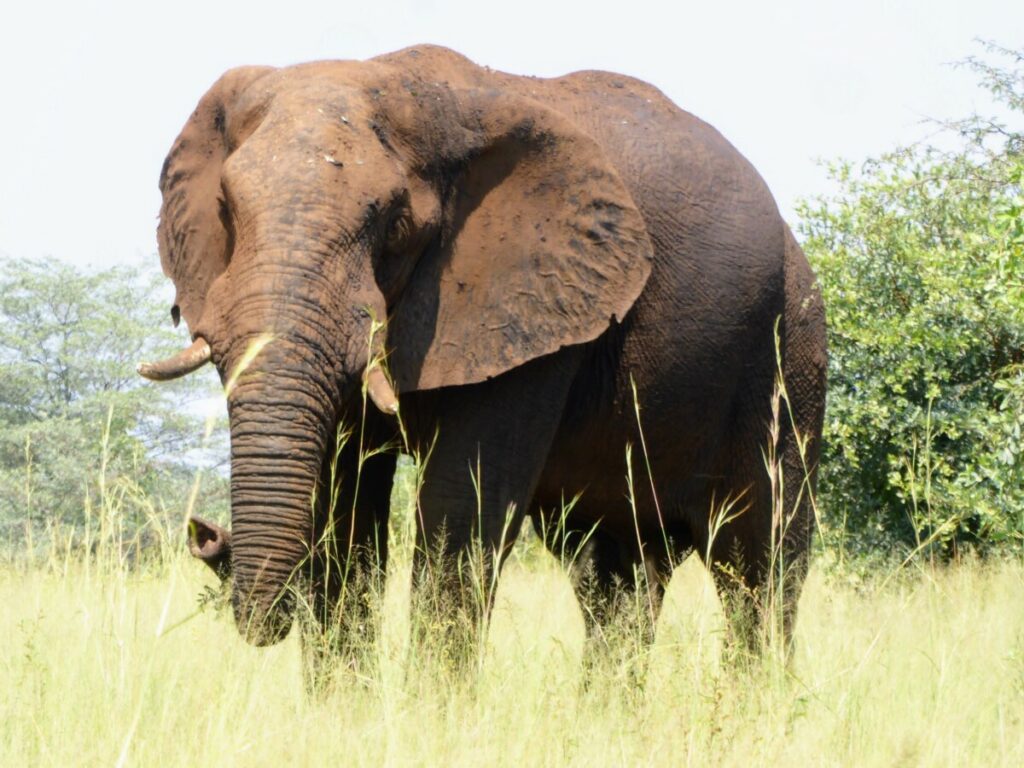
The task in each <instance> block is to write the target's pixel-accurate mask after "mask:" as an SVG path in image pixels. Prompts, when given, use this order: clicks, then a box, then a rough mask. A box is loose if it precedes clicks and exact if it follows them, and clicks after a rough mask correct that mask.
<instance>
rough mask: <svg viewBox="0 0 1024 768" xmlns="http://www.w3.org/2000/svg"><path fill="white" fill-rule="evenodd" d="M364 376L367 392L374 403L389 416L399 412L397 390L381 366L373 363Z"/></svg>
mask: <svg viewBox="0 0 1024 768" xmlns="http://www.w3.org/2000/svg"><path fill="white" fill-rule="evenodd" d="M363 378H364V379H366V392H367V394H368V395H369V396H370V399H371V400H372V401H373V404H374V405H376V406H377V408H378V409H379V410H380V411H381V412H382V413H386V414H387V415H388V416H394V415H395V414H396V413H398V396H397V395H395V390H394V389H392V388H391V382H390V381H388V377H387V376H385V375H384V371H382V370H381V368H380V366H379V365H377V364H376V363H373V364H371V365H370V366H369V367H367V369H366V372H365V373H364V374H363Z"/></svg>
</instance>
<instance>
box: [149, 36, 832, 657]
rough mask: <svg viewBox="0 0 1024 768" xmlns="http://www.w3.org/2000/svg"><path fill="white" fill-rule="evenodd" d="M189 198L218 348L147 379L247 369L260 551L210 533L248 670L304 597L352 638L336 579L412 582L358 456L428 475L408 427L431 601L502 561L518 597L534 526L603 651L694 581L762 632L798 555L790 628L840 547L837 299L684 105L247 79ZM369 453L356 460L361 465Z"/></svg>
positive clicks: (188, 152) (196, 161)
mask: <svg viewBox="0 0 1024 768" xmlns="http://www.w3.org/2000/svg"><path fill="white" fill-rule="evenodd" d="M160 190H161V192H162V194H163V207H162V209H161V215H160V225H159V229H158V237H159V245H160V255H161V261H162V264H163V268H164V271H165V272H166V273H167V274H168V275H169V276H170V277H171V278H172V279H173V280H174V284H175V286H176V288H177V298H176V301H175V305H174V307H173V308H172V310H171V314H172V316H173V318H174V320H175V322H177V320H178V318H179V314H180V316H181V317H184V318H185V320H186V321H187V323H188V326H189V328H190V330H191V332H192V338H193V340H194V343H193V344H192V346H191V347H190V348H189V349H188V350H186V351H185V352H183V353H181V354H180V355H178V356H177V357H175V358H172V359H170V360H166V361H163V362H160V363H155V364H144V365H143V366H140V372H141V373H142V374H143V375H145V376H148V377H150V378H156V379H160V378H170V377H174V376H178V375H182V374H184V373H187V372H189V371H191V370H194V369H195V368H197V367H198V366H199V365H201V364H203V363H205V362H207V361H210V360H212V362H213V363H214V364H215V365H216V367H217V369H218V371H219V372H220V375H221V377H222V379H223V380H224V381H225V382H227V381H228V380H229V378H231V377H232V376H233V375H234V373H235V371H236V370H237V369H239V367H240V361H243V359H244V362H245V363H246V366H245V368H244V371H243V372H242V373H241V374H240V375H238V376H237V381H233V382H232V386H231V387H230V389H229V392H228V411H229V415H230V425H231V527H232V530H231V532H230V534H228V532H226V531H224V530H222V529H219V528H216V527H209V526H206V525H204V524H202V523H201V522H196V523H195V524H194V525H193V526H192V530H193V551H194V552H195V553H196V554H197V555H199V556H201V557H204V558H205V559H208V560H209V561H210V562H211V563H213V564H215V565H216V567H217V568H218V569H220V570H221V571H222V572H223V571H224V570H226V564H227V563H228V562H229V563H230V570H231V572H232V579H233V587H232V603H233V607H234V613H235V618H236V621H237V624H238V627H239V630H240V631H241V632H242V634H243V635H244V636H245V637H246V638H247V639H248V640H249V641H251V642H254V643H259V644H263V643H270V642H274V641H277V640H279V639H281V638H282V637H283V636H284V635H285V634H286V633H287V631H288V629H289V627H290V624H291V617H292V613H293V611H294V603H295V599H296V595H297V594H301V592H302V588H301V585H302V584H303V583H307V582H308V583H319V584H320V586H321V587H324V588H323V589H322V590H320V592H319V593H322V594H324V595H326V597H325V598H323V602H324V606H322V607H324V608H325V611H327V612H329V610H330V608H331V605H330V604H331V602H332V600H335V599H337V594H338V589H339V587H338V585H337V584H333V583H332V582H331V580H330V578H329V577H325V576H324V573H326V572H327V570H329V568H328V566H327V565H326V563H327V562H328V560H330V559H332V558H337V559H338V560H340V562H341V563H342V564H343V565H345V566H346V567H349V566H355V568H354V569H353V572H354V571H355V570H358V571H359V572H373V571H375V570H378V569H381V568H383V567H384V565H385V563H386V560H387V525H386V522H387V518H388V510H389V498H390V492H391V485H392V477H393V474H394V471H395V463H396V453H395V451H394V450H390V449H389V450H383V451H380V452H374V453H373V455H372V456H370V457H369V458H367V459H366V460H365V461H364V462H362V464H361V466H360V461H359V453H360V449H359V445H360V444H361V446H362V450H363V451H364V453H365V451H366V450H367V449H374V448H379V447H385V446H394V445H397V444H399V434H400V427H399V416H400V420H401V425H402V430H401V431H402V435H403V439H404V440H406V441H407V442H405V443H404V444H405V446H406V449H405V450H408V451H418V452H420V453H421V454H424V455H425V454H427V453H428V451H429V460H428V461H427V463H426V467H425V471H424V477H423V486H422V489H421V492H420V498H419V513H418V518H419V519H418V524H419V534H418V535H419V542H420V547H419V548H418V551H417V555H416V557H417V568H416V570H415V572H416V573H420V572H421V569H420V567H419V566H422V565H423V564H424V563H426V562H427V561H428V560H429V557H428V554H427V553H428V551H432V550H434V549H438V550H439V551H441V552H443V553H446V554H448V555H451V556H452V557H451V558H448V559H444V558H442V560H441V561H442V562H448V563H454V562H457V561H458V557H457V556H458V555H459V554H460V553H461V554H464V553H466V551H467V549H468V548H470V547H471V545H473V544H474V542H475V543H477V544H482V545H483V547H484V551H485V552H489V553H491V555H492V557H491V558H490V559H488V560H487V561H486V564H487V567H490V568H494V567H500V564H501V560H502V557H503V556H504V554H505V553H506V552H507V550H508V545H509V543H510V542H511V541H512V540H514V538H515V535H516V533H517V532H518V530H519V526H520V523H521V522H522V519H523V517H524V516H527V515H528V516H530V517H531V518H532V520H533V522H534V524H535V526H536V527H537V529H538V531H540V532H542V534H543V536H544V538H545V540H546V543H547V544H548V546H549V547H551V548H552V550H553V551H556V552H563V551H565V550H566V549H567V548H568V549H570V550H574V551H575V550H577V549H578V550H579V552H578V559H577V560H576V565H575V567H576V568H577V569H578V570H577V573H585V574H587V575H586V577H584V578H578V579H576V583H577V590H578V594H579V596H580V599H581V601H582V602H583V604H584V606H585V607H587V608H588V610H587V611H586V615H587V616H588V617H589V621H590V622H591V624H592V629H599V628H600V624H601V622H602V621H605V620H607V616H608V612H607V611H605V610H602V608H601V606H602V605H607V604H608V602H609V601H611V600H613V599H614V597H615V595H616V593H619V594H621V590H631V589H636V588H637V586H636V585H637V584H638V583H644V584H646V587H645V588H646V589H649V590H650V594H651V596H652V605H655V604H656V602H657V598H658V597H659V596H660V593H661V590H662V589H663V586H664V584H665V582H666V581H667V579H668V578H669V575H670V573H671V569H672V568H673V566H674V565H675V564H676V563H677V562H678V559H679V558H680V557H681V556H682V555H683V554H685V553H687V552H689V551H691V550H695V551H697V552H698V553H699V554H700V555H701V556H702V557H703V558H705V560H708V559H710V562H709V563H708V564H709V566H711V568H712V571H713V572H714V573H715V574H716V576H717V578H718V583H719V585H720V588H721V589H722V590H723V594H725V595H728V596H735V597H738V599H739V600H740V602H741V603H743V602H744V601H745V602H746V603H747V604H752V600H753V597H752V596H754V595H756V594H758V592H759V591H763V587H764V586H765V584H766V583H767V580H768V579H769V571H771V570H772V568H773V567H774V566H777V565H778V556H779V554H780V553H781V555H782V556H784V558H785V561H786V563H787V566H788V567H789V568H790V569H791V577H790V578H791V580H790V587H789V588H788V590H787V592H786V595H787V601H786V602H787V616H789V617H790V619H791V617H792V611H793V605H794V604H795V600H796V597H797V595H798V593H799V584H800V582H801V581H802V578H803V573H804V570H805V568H806V555H807V550H808V545H809V541H810V538H811V534H812V532H813V529H814V519H813V511H812V508H811V503H810V501H809V497H810V493H811V491H812V489H813V485H814V475H815V468H816V463H817V457H818V450H819V442H820V435H821V427H822V418H823V411H824V403H825V364H826V352H825V320H824V310H823V307H822V302H821V297H820V293H819V291H818V289H817V287H816V285H815V280H814V276H813V274H812V272H811V270H810V267H809V266H808V263H807V261H806V259H805V257H804V255H803V253H802V252H801V250H800V248H799V246H798V245H797V243H796V241H795V239H794V238H793V235H792V234H791V233H790V231H789V229H788V228H787V226H786V224H785V223H784V222H783V220H782V218H781V217H780V215H779V212H778V209H777V207H776V205H775V203H774V201H773V199H772V197H771V194H770V193H769V191H768V189H767V188H766V186H765V184H764V182H763V181H762V180H761V178H760V177H759V176H758V174H757V173H756V172H755V171H754V169H753V168H752V167H751V166H750V164H749V163H748V162H747V161H746V160H745V159H744V158H743V157H741V156H740V154H739V153H738V152H737V151H736V150H735V149H734V148H733V147H732V146H731V145H730V144H729V143H728V142H727V141H726V140H725V139H723V138H722V136H721V135H720V134H719V133H718V132H716V131H715V130H714V129H713V128H711V127H710V126H708V125H707V124H705V123H704V122H702V121H700V120H698V119H697V118H695V117H693V116H692V115H690V114H688V113H686V112H683V111H682V110H680V109H679V108H677V107H676V106H675V105H674V104H672V102H670V101H669V100H668V99H667V98H666V97H665V96H664V95H663V94H661V93H660V92H659V91H658V90H657V89H655V88H654V87H652V86H650V85H647V84H645V83H643V82H640V81H637V80H634V79H631V78H628V77H623V76H621V75H615V74H609V73H605V72H577V73H574V74H571V75H567V76H565V77H560V78H555V79H537V78H531V77H518V76H514V75H508V74H504V73H501V72H495V71H493V70H490V69H487V68H484V67H480V66H477V65H475V64H473V63H471V62H470V61H468V60H467V59H465V58H463V57H462V56H460V55H458V54H456V53H454V52H452V51H449V50H446V49H444V48H437V47H432V46H419V47H415V48H409V49H406V50H403V51H399V52H397V53H392V54H388V55H385V56H381V57H379V58H376V59H372V60H369V61H364V62H356V61H327V62H316V63H310V64H303V65H299V66H292V67H287V68H283V69H273V68H268V67H244V68H240V69H234V70H231V71H229V72H227V73H226V74H225V75H224V76H223V77H221V78H220V80H218V82H217V83H216V84H214V86H213V87H212V88H211V89H210V91H209V92H208V93H207V94H206V95H205V96H204V97H203V98H202V100H201V101H200V102H199V105H198V107H197V108H196V110H195V112H194V113H193V114H192V116H191V117H190V118H189V120H188V122H187V123H186V124H185V127H184V129H183V130H182V132H181V134H180V136H179V137H178V139H177V140H176V141H175V143H174V146H173V148H172V149H171V152H170V154H169V155H168V157H167V160H166V162H165V164H164V167H163V171H162V173H161V175H160ZM381 329H382V330H381ZM375 330H376V332H375ZM256 340H262V342H261V343H260V344H258V345H257V346H255V347H254V346H253V343H254V341H256ZM268 340H269V341H268ZM780 373H781V378H782V379H783V380H784V382H785V393H786V397H785V398H784V399H782V401H781V404H780V399H779V397H778V396H777V390H776V387H777V382H778V381H779V378H780V377H779V374H780ZM364 387H365V389H364ZM367 389H368V391H369V396H370V398H371V399H372V402H373V403H374V404H375V405H376V406H377V407H376V409H374V408H369V409H365V408H364V404H365V398H363V397H361V393H362V392H363V391H366V390H367ZM399 403H400V404H401V407H400V409H399ZM637 404H638V405H639V411H638V410H637ZM340 425H347V426H349V427H352V428H355V429H356V430H357V431H358V435H359V439H358V440H357V439H351V440H349V441H347V442H346V443H345V444H344V445H343V446H338V445H337V444H336V442H337V435H338V433H339V426H340ZM639 425H642V432H641V429H640V426H639ZM630 445H632V446H635V449H634V450H633V451H632V454H631V461H632V478H633V481H632V483H630V481H629V479H628V477H627V474H628V473H627V446H630ZM336 452H337V453H338V454H339V457H338V467H337V476H338V477H340V478H341V483H340V488H338V489H337V494H340V496H339V499H340V502H339V503H338V504H337V505H336V506H335V512H334V514H333V515H332V514H330V510H328V509H327V508H326V499H327V498H328V497H329V496H330V495H332V494H330V493H327V492H326V490H327V489H328V485H329V484H330V483H331V482H332V476H331V474H330V468H329V464H330V460H331V458H332V457H333V456H334V455H335V453H336ZM357 469H359V470H360V472H359V479H358V482H355V480H354V479H355V477H356V474H357ZM577 494H578V495H579V498H578V500H577V501H576V503H575V504H573V505H571V509H570V510H569V511H568V513H567V514H564V515H562V511H563V510H564V509H565V505H564V502H565V500H566V499H571V498H573V497H574V496H575V495H577ZM311 499H313V500H314V501H313V502H312V507H311ZM560 516H561V518H563V519H561V522H560V523H559V521H558V518H559V517H560ZM723 520H724V524H721V525H715V522H716V521H717V522H718V523H722V522H723ZM328 521H331V522H328ZM328 525H333V526H334V531H333V532H334V534H335V536H334V542H335V544H333V545H332V546H325V545H322V544H320V542H322V541H323V540H324V536H323V534H324V533H325V530H324V529H325V526H328ZM713 529H715V530H714V535H713V536H712V531H713ZM229 536H230V538H229ZM228 542H230V557H229V558H228V557H227V556H226V554H225V553H226V549H224V547H222V546H221V544H224V545H226V544H227V543H228ZM328 550H329V551H328ZM307 566H308V567H307ZM441 567H442V569H443V568H444V567H445V566H441ZM447 567H448V568H450V569H452V568H454V566H451V565H449V566H447ZM335 570H337V569H335ZM448 573H451V571H448ZM638 576H639V577H641V578H638ZM445 583H447V584H449V585H450V586H449V588H450V589H451V590H452V593H453V594H454V593H458V592H459V591H460V590H461V589H465V587H464V586H460V583H461V582H460V581H459V580H458V579H452V580H450V582H445ZM459 599H461V598H459ZM484 610H486V606H484ZM325 615H326V613H325ZM787 624H788V622H787Z"/></svg>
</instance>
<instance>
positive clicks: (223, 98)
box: [157, 67, 273, 328]
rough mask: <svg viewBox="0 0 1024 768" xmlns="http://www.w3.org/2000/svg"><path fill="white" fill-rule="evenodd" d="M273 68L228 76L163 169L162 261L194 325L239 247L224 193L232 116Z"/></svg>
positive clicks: (196, 115) (199, 111)
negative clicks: (248, 90)
mask: <svg viewBox="0 0 1024 768" xmlns="http://www.w3.org/2000/svg"><path fill="white" fill-rule="evenodd" d="M272 71H273V68H272V67H240V68H238V69H232V70H229V71H228V72H226V73H225V74H224V75H222V76H221V78H220V79H219V80H218V81H217V82H216V83H214V85H213V87H212V88H210V90H209V91H207V92H206V94H205V95H204V96H203V98H202V99H200V101H199V104H198V106H197V107H196V109H195V111H194V112H193V113H192V115H191V117H189V119H188V122H186V123H185V126H184V128H182V129H181V133H180V134H179V135H178V138H177V139H176V140H175V142H174V145H173V147H172V148H171V151H170V153H169V154H168V155H167V159H166V160H164V166H163V169H162V170H161V172H160V192H161V194H162V195H163V205H162V206H161V208H160V226H159V227H158V228H157V241H158V244H159V247H160V262H161V264H162V266H163V270H164V274H166V275H167V276H168V277H170V278H171V279H172V280H174V284H175V287H176V288H177V297H176V299H175V305H176V306H177V307H179V308H180V312H181V316H182V317H184V319H185V321H186V322H187V323H188V324H189V327H193V328H194V327H195V323H196V322H197V321H198V320H199V318H200V317H201V316H202V311H203V304H204V302H205V300H206V292H207V290H208V288H209V287H210V284H211V283H212V282H213V281H214V280H215V279H216V278H217V276H218V275H220V273H221V272H223V271H224V269H225V268H226V267H227V263H228V261H229V259H230V257H231V249H232V247H233V244H232V242H231V241H232V235H231V230H230V225H229V223H228V221H227V220H226V218H227V217H226V210H225V207H224V200H223V196H222V191H221V170H222V166H223V164H224V161H225V160H226V159H227V157H228V155H229V154H230V153H231V151H232V150H233V146H232V143H231V141H230V140H229V136H228V122H229V118H231V117H232V113H233V112H234V111H235V110H236V107H237V104H238V102H239V100H240V96H241V94H242V93H243V92H244V91H245V90H246V88H248V87H249V86H251V85H252V84H253V83H254V82H256V81H257V80H259V79H260V78H261V77H263V76H264V75H266V74H267V73H269V72H272ZM232 122H234V121H232Z"/></svg>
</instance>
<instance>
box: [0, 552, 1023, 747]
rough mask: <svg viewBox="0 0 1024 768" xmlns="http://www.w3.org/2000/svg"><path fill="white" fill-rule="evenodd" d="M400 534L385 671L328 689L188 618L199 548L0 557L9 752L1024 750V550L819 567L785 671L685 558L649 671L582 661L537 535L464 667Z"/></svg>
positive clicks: (198, 574) (2, 740)
mask: <svg viewBox="0 0 1024 768" xmlns="http://www.w3.org/2000/svg"><path fill="white" fill-rule="evenodd" d="M395 554H396V557H395V560H394V561H393V563H392V568H391V572H390V578H389V582H388V588H387V592H386V594H385V596H384V598H383V599H382V601H381V605H380V611H381V614H382V621H383V630H382V632H381V635H380V637H379V639H378V642H377V644H376V649H375V651H374V652H373V653H374V656H375V659H374V661H375V664H374V665H367V666H374V667H375V669H374V671H373V672H372V673H371V674H370V675H369V676H368V677H360V676H359V675H358V674H357V673H354V672H351V671H348V670H346V669H339V670H338V671H337V673H336V675H335V680H334V684H333V686H331V687H330V688H329V690H328V691H327V692H326V693H324V694H323V695H320V696H311V695H309V694H307V693H306V691H305V689H304V685H303V677H302V672H301V649H300V643H299V641H298V638H297V637H296V634H297V633H294V632H293V633H292V635H291V636H290V637H289V638H288V639H287V640H286V641H285V642H284V643H282V644H281V645H279V646H277V647H273V648H270V649H263V650H260V649H254V648H250V647H248V646H246V645H245V644H244V643H243V642H242V641H241V640H240V639H239V637H238V636H237V634H236V632H235V628H234V626H233V624H232V622H231V620H230V616H229V615H228V612H225V611H220V612H218V611H215V610H214V609H212V608H208V609H206V610H204V611H202V612H201V613H199V614H198V615H195V613H196V610H197V597H198V596H199V595H200V593H201V592H202V590H203V588H204V586H207V585H211V584H212V583H213V581H212V579H213V577H212V576H207V573H206V571H205V569H204V568H202V566H200V565H199V564H197V563H195V562H193V561H191V560H189V559H187V558H186V557H185V556H184V555H182V556H178V557H173V558H170V559H169V561H168V562H167V563H165V564H164V565H161V566H155V567H152V568H149V569H148V570H147V569H143V570H142V571H140V572H136V573H128V572H126V571H123V570H119V569H115V568H91V569H89V570H88V571H87V570H86V568H85V567H84V566H83V565H82V564H81V563H80V562H77V561H72V562H71V563H70V565H68V566H67V568H66V569H65V568H60V567H55V566H56V564H55V563H53V562H51V563H49V564H48V565H47V566H46V567H43V566H39V567H33V568H24V567H19V568H16V567H13V566H11V567H7V568H6V569H4V570H0V638H2V640H0V692H2V693H0V765H4V766H22V765H62V766H63V765H116V764H122V765H144V766H149V765H160V766H169V765H183V766H184V765H189V766H192V765H218V766H228V765H244V766H260V765H268V766H271V765H272V766H279V765H346V766H349V765H368V766H378V765H519V766H521V765H599V766H616V765H699V766H703V765H709V764H721V765H767V764H773V763H781V762H785V763H789V764H796V765H857V766H861V765H928V766H932V765H956V766H963V765H985V766H990V765H1008V766H1019V765H1024V565H1022V564H1020V563H1012V562H1002V563H999V564H988V565H985V564H980V563H976V562H967V563H962V564H960V565H958V566H954V567H949V568H946V569H940V570H926V571H909V570H908V571H907V572H905V573H901V574H900V575H898V576H896V577H895V578H890V579H888V580H887V581H886V582H885V583H884V585H883V581H882V579H881V578H879V579H878V581H877V583H876V582H874V581H870V582H869V583H867V584H866V585H865V584H860V585H857V584H854V583H853V582H852V580H849V581H844V580H843V579H841V578H836V577H832V578H826V577H825V575H824V572H823V570H822V569H821V568H820V567H819V568H814V569H812V573H811V576H810V578H809V580H808V583H807V588H806V590H805V593H804V597H803V599H802V602H801V611H800V619H799V622H798V626H797V643H798V645H797V653H796V657H795V659H794V661H793V664H792V666H791V668H790V670H789V671H786V670H785V669H784V668H783V667H782V666H781V665H779V664H777V663H775V662H774V661H773V660H771V659H767V660H766V661H765V662H764V663H763V664H760V665H755V668H754V669H752V670H745V671H740V670H738V669H736V668H735V667H731V666H729V665H727V664H723V662H722V660H721V656H722V653H721V651H722V640H723V634H724V633H723V619H722V616H721V613H720V609H719V607H718V602H717V599H716V598H715V596H714V591H713V589H712V586H711V582H710V579H709V578H708V577H707V576H706V574H705V573H704V571H703V569H702V568H701V567H700V565H699V563H698V562H696V561H695V560H694V559H692V558H691V560H689V561H687V563H686V564H685V565H684V566H683V567H681V568H680V569H679V571H678V572H677V574H676V577H675V578H674V580H673V582H672V585H671V587H670V589H669V593H668V595H667V598H666V601H665V606H664V611H663V616H662V620H661V622H660V624H659V627H658V639H657V643H656V646H655V648H654V649H653V651H652V653H651V657H650V658H649V660H648V663H649V670H648V673H647V678H646V679H647V682H646V685H645V687H644V688H643V689H642V690H641V689H638V688H637V687H636V686H634V685H632V684H631V683H630V680H631V677H630V674H629V670H628V666H629V665H628V663H626V662H623V661H622V660H621V657H618V656H611V657H609V659H608V660H607V661H606V662H604V663H600V664H598V665H597V666H596V667H595V668H591V669H588V670H587V671H586V672H584V671H583V669H582V668H581V650H582V646H583V622H582V618H581V616H580V613H579V610H578V608H577V607H576V604H575V601H574V598H573V595H572V591H571V588H570V586H569V582H568V579H567V578H566V576H565V575H564V573H563V572H562V570H561V568H560V566H559V565H558V564H557V563H556V562H555V560H554V559H553V558H550V557H548V556H547V555H546V554H543V553H541V552H539V551H538V549H537V545H536V543H535V542H534V543H532V544H529V543H528V544H527V545H523V544H520V545H519V546H518V547H517V550H516V554H515V555H514V556H513V558H512V559H511V560H510V562H509V564H508V567H507V569H506V572H505V574H504V576H503V578H502V581H501V585H500V588H499V591H498V597H497V603H496V607H495V611H494V616H493V621H492V623H491V627H490V631H489V635H488V642H487V649H486V655H485V658H484V661H483V664H482V667H481V670H480V671H479V673H478V674H476V675H471V676H469V677H468V678H466V679H463V680H461V681H458V682H452V680H451V678H450V677H447V676H445V675H443V674H438V673H437V670H435V669H431V668H430V667H429V665H427V664H422V663H420V662H419V660H418V659H417V658H415V654H413V653H411V652H410V650H409V646H408V643H407V637H408V610H407V609H408V599H409V594H408V572H409V571H408V569H409V553H408V551H407V548H401V547H400V548H399V551H398V552H396V553H395ZM189 617H191V618H189ZM179 622H181V623H179ZM160 627H163V633H162V634H159V635H158V632H159V629H160Z"/></svg>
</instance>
